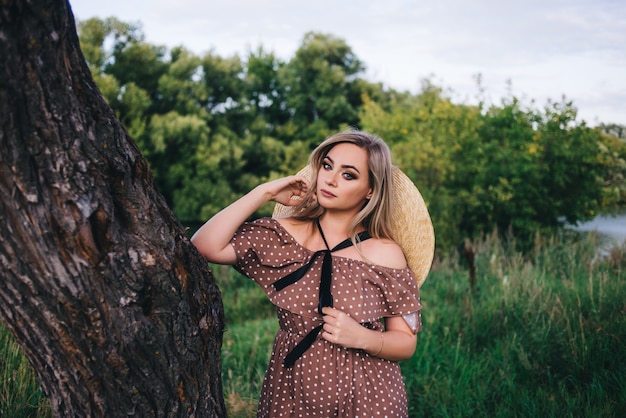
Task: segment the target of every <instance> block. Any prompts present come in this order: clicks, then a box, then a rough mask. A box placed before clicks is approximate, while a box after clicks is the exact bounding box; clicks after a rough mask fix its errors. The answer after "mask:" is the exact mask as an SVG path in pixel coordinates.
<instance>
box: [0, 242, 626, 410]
mask: <svg viewBox="0 0 626 418" xmlns="http://www.w3.org/2000/svg"><path fill="white" fill-rule="evenodd" d="M597 246H598V242H597V237H596V236H594V235H588V236H586V237H585V238H584V239H580V238H578V237H577V236H576V235H572V236H562V237H558V238H554V239H551V240H547V241H546V240H541V239H539V238H538V239H537V242H536V250H535V251H534V253H532V254H530V255H528V256H525V257H523V256H521V255H520V254H519V252H518V251H516V249H515V245H514V243H512V242H502V241H500V240H499V239H498V238H497V237H487V238H486V239H485V240H483V241H482V242H480V243H478V244H477V251H476V254H477V255H476V266H477V281H476V288H475V289H474V290H473V291H472V290H471V289H470V288H469V277H468V273H467V269H466V267H464V266H463V265H461V264H459V263H457V262H455V261H453V260H448V261H446V262H444V263H442V264H438V265H436V266H434V268H433V271H432V273H431V275H430V277H429V278H428V280H427V281H426V282H425V284H424V286H423V287H422V289H421V292H422V303H423V305H424V310H423V331H422V332H421V333H420V334H419V340H418V346H417V350H416V353H415V355H414V356H413V357H412V358H411V359H409V360H406V361H403V362H402V363H401V366H402V370H403V374H404V377H405V382H406V386H407V392H408V395H409V405H410V416H411V417H511V416H515V417H618V416H621V414H623V411H625V410H626V276H625V274H624V269H625V268H626V247H625V246H622V247H621V248H618V247H611V248H608V249H607V250H606V254H607V256H606V257H604V258H603V257H599V256H598V254H597V251H596V248H597ZM214 274H215V276H216V279H217V281H218V283H219V285H220V288H221V289H222V292H223V298H224V305H225V310H226V317H227V324H226V333H225V335H224V346H223V350H222V353H223V382H224V396H225V399H226V404H227V407H228V410H229V416H230V417H249V416H253V415H254V411H255V409H256V403H257V400H258V396H259V392H260V386H261V383H262V379H263V374H264V372H265V367H266V365H267V362H268V359H269V354H270V350H271V345H272V341H273V339H274V334H275V332H276V330H277V324H276V319H275V318H274V316H275V313H274V309H273V307H272V305H271V304H270V303H269V302H268V301H267V299H266V298H265V296H264V295H263V293H262V292H261V291H260V289H258V288H257V287H256V285H254V284H253V283H251V282H250V281H249V280H247V279H245V278H243V277H241V276H239V275H238V274H237V273H235V272H234V271H233V270H232V269H230V268H226V267H221V266H215V268H214ZM3 332H4V334H0V335H2V340H1V341H0V362H1V363H0V364H2V366H3V376H11V377H12V378H13V380H11V381H10V382H8V383H9V384H8V385H7V378H6V377H5V378H3V383H2V385H4V386H0V394H1V396H2V398H1V400H2V406H1V407H0V408H2V409H0V415H1V416H37V414H38V413H40V414H41V415H40V416H49V415H46V414H49V412H46V411H49V410H47V409H46V408H47V407H46V405H45V402H42V400H41V394H40V392H39V391H38V389H37V388H36V382H35V380H34V377H33V375H32V372H31V371H29V370H28V367H27V365H26V363H25V361H24V360H23V359H22V358H21V357H20V355H19V350H17V348H16V347H15V345H14V343H13V342H12V340H11V339H10V338H9V337H8V333H6V331H3ZM3 347H4V349H3ZM6 364H9V365H11V366H10V370H13V371H11V372H9V374H8V375H7V371H4V370H5V369H6V366H5V365H6ZM16 370H22V371H20V372H17V371H16ZM15 376H17V377H15ZM22 380H24V383H22ZM25 382H30V383H28V384H26V383H25ZM38 407H39V408H41V410H43V412H37V411H38V409H37V408H38ZM13 411H16V412H13Z"/></svg>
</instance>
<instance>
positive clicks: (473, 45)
mask: <svg viewBox="0 0 626 418" xmlns="http://www.w3.org/2000/svg"><path fill="white" fill-rule="evenodd" d="M70 2H71V4H72V7H73V10H74V13H75V14H76V18H77V19H79V20H82V19H87V18H90V17H100V18H104V17H108V16H115V17H117V18H118V19H120V20H122V21H126V22H130V21H141V22H142V23H143V30H144V33H145V34H146V39H147V41H148V42H151V43H155V44H162V45H166V46H169V47H172V46H175V45H184V46H185V47H187V48H189V49H191V50H193V51H194V52H196V53H198V54H201V53H204V52H207V51H209V50H211V49H213V50H215V52H216V53H218V54H220V55H224V56H230V55H233V54H245V53H246V52H247V51H248V50H249V49H255V48H256V47H257V46H259V45H262V46H263V47H264V49H266V50H269V51H273V52H275V53H276V54H277V55H278V56H280V57H281V58H283V59H289V58H290V57H291V56H292V55H293V53H294V52H295V50H296V49H297V48H298V46H299V44H300V42H301V40H302V37H303V36H304V34H305V33H306V32H308V31H311V30H313V31H318V32H324V33H331V34H333V35H335V36H338V37H341V38H343V39H345V40H346V42H347V43H348V45H350V46H351V47H352V48H353V50H354V52H355V53H356V55H357V56H358V57H359V58H360V59H361V60H362V61H364V62H365V64H366V65H367V67H368V76H369V77H370V78H371V79H372V80H375V81H382V82H384V83H385V84H386V85H389V86H391V87H395V88H398V89H410V90H412V91H417V90H418V89H419V87H420V80H421V79H423V78H425V77H429V76H431V75H433V81H434V82H441V87H443V88H446V89H452V90H453V91H455V92H456V94H457V96H458V97H459V98H467V99H471V98H472V97H474V96H475V95H476V93H477V88H476V86H475V82H474V76H475V74H477V73H481V74H482V75H483V81H484V83H483V84H484V86H485V87H486V88H487V89H488V92H491V93H492V96H493V97H494V98H495V100H497V98H498V97H499V96H501V95H505V94H506V93H507V92H506V87H507V86H506V81H507V80H511V81H512V89H513V91H512V92H513V94H515V95H516V96H526V97H528V98H529V99H536V100H537V102H538V103H539V104H543V103H544V102H545V101H546V100H547V99H552V100H560V98H561V96H562V95H565V96H567V97H568V98H570V99H573V100H574V104H575V105H576V106H577V107H578V108H579V115H580V117H582V118H583V119H585V120H587V121H588V122H589V123H591V124H595V123H596V122H617V123H621V124H625V125H626V77H625V76H624V68H626V66H625V64H626V42H625V41H624V40H625V39H626V3H625V2H623V1H622V0H595V1H594V0H567V1H565V0H529V1H525V2H503V1H501V0H482V1H481V0H476V1H473V2H468V1H465V0H438V1H437V0H421V1H415V0H413V1H410V0H385V1H375V0H343V1H340V2H337V1H331V0H318V1H316V2H310V1H306V2H305V1H297V0H291V1H286V0H230V1H219V2H218V1H214V0H210V1H209V0H179V1H177V2H173V1H171V0H132V1H130V0H123V1H122V0H107V1H106V2H94V1H93V0H73V1H72V0H70Z"/></svg>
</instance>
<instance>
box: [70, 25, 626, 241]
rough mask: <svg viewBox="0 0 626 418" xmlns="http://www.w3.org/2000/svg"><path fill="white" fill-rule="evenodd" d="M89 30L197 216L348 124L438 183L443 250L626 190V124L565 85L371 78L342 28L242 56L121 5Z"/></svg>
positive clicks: (177, 205)
mask: <svg viewBox="0 0 626 418" xmlns="http://www.w3.org/2000/svg"><path fill="white" fill-rule="evenodd" d="M79 35H80V40H81V46H82V49H83V52H84V54H85V57H86V58H87V61H88V63H89V65H90V68H91V70H92V73H93V74H94V78H95V80H96V82H97V83H98V85H99V86H100V88H101V90H102V91H103V93H104V96H105V98H106V99H107V101H108V102H109V104H110V105H111V106H112V108H113V109H114V110H115V111H116V113H117V115H118V117H119V119H120V120H121V121H122V123H123V124H124V126H126V128H127V129H128V131H129V133H130V134H131V136H132V137H133V138H134V139H135V140H136V141H137V144H138V145H139V147H140V148H141V150H142V152H143V153H144V155H145V156H146V157H147V159H148V160H149V161H150V164H151V168H152V171H153V172H154V174H155V178H156V180H157V184H158V185H159V187H160V190H161V192H162V193H163V195H164V196H165V198H166V199H167V201H168V202H169V203H170V206H171V207H172V208H173V210H174V212H175V213H176V214H177V216H179V218H180V219H182V220H183V221H185V222H193V223H195V222H200V221H202V220H204V219H206V218H208V217H209V216H211V215H213V214H214V213H216V212H217V211H218V210H219V209H221V208H222V207H224V206H226V205H227V204H228V203H230V202H231V201H233V200H234V199H236V198H237V197H238V196H240V195H241V194H243V193H245V192H247V191H248V190H249V189H250V188H252V187H254V186H256V185H257V184H259V183H260V182H262V181H266V180H268V179H271V178H275V177H278V176H283V175H286V174H293V173H294V172H296V171H298V170H299V169H300V168H301V167H302V166H303V165H304V164H305V163H306V159H307V157H308V155H309V152H310V150H311V149H312V147H313V146H315V145H316V144H317V143H319V142H320V140H322V139H323V138H324V137H325V136H327V135H329V134H331V133H334V132H336V131H338V130H341V129H344V128H346V127H348V126H355V127H360V128H363V129H366V130H369V131H372V132H374V133H377V134H379V135H380V136H381V137H383V138H384V139H385V140H386V141H387V143H388V144H389V145H390V147H391V150H392V153H393V155H394V161H395V163H396V164H397V165H398V166H400V168H402V169H403V170H404V171H405V172H406V173H407V175H409V177H411V178H412V179H413V181H414V182H415V183H416V184H417V186H418V187H419V188H420V190H421V192H422V194H423V195H424V198H425V199H426V201H427V203H428V206H429V210H430V212H431V216H432V218H433V222H434V224H435V231H436V235H437V241H438V242H437V244H438V246H439V248H440V249H441V250H442V251H448V250H449V249H451V248H454V247H455V246H457V245H459V244H460V243H461V242H463V240H464V239H465V238H466V237H467V238H470V239H474V238H476V237H478V236H480V235H481V234H484V233H490V232H491V231H492V230H494V229H498V230H500V231H505V230H506V231H508V230H512V231H513V232H514V234H515V235H516V237H517V238H518V241H520V240H521V241H522V242H523V241H526V242H530V240H531V238H532V237H533V236H534V234H535V233H536V232H538V231H539V232H552V231H554V230H556V229H558V228H560V227H561V226H562V225H563V224H564V222H569V223H575V222H578V221H582V220H586V219H589V218H591V217H593V216H594V215H595V214H597V213H598V212H600V211H610V210H616V209H619V208H623V207H624V206H625V205H626V183H625V181H624V177H625V176H624V175H625V173H626V162H625V161H626V144H625V142H624V140H623V138H621V139H620V137H623V135H622V133H623V127H620V126H619V125H602V126H601V127H599V128H596V129H593V128H590V127H588V126H586V124H585V123H584V122H581V121H578V120H577V119H576V109H575V107H574V106H573V104H572V103H570V102H566V101H564V100H563V101H560V102H554V103H548V104H547V105H546V106H545V107H544V108H543V109H537V108H535V107H533V106H524V105H523V104H522V103H521V102H520V101H518V100H517V99H516V98H515V97H510V98H507V99H506V100H504V101H503V102H502V103H500V104H499V105H492V106H490V107H488V108H487V107H485V106H484V105H483V104H479V105H467V104H458V103H454V101H453V100H452V99H451V98H450V97H449V96H448V95H447V94H446V92H445V91H444V90H443V89H442V88H441V87H438V86H435V85H433V84H432V83H431V82H430V81H429V80H425V81H424V82H423V84H422V87H421V90H420V91H419V92H418V93H416V94H413V93H410V92H398V91H395V90H393V89H388V88H384V87H383V86H382V84H381V83H373V82H371V81H368V80H366V79H364V78H363V72H364V69H365V67H364V65H363V63H362V62H361V61H360V60H359V59H358V57H357V56H356V54H355V53H354V52H353V51H352V49H351V48H350V46H349V45H347V44H346V42H345V41H344V40H342V39H340V38H337V37H334V36H332V35H329V34H320V33H314V32H310V33H307V34H305V35H304V38H303V40H302V43H301V45H300V47H299V48H298V49H297V51H296V52H295V55H294V56H293V57H292V58H291V59H290V60H288V61H286V62H285V61H282V60H281V59H279V58H277V57H276V56H275V55H274V54H273V53H271V52H268V51H266V50H264V49H263V47H262V46H259V47H258V48H257V49H255V50H252V51H250V52H249V53H248V54H247V55H246V56H245V57H244V58H241V57H239V56H231V57H221V56H219V55H217V54H216V53H214V52H212V51H210V52H208V53H206V54H204V55H203V56H197V55H195V54H194V53H192V52H190V51H189V50H187V49H185V48H184V47H176V48H173V49H171V50H167V49H166V48H165V47H162V46H155V45H150V44H148V43H146V42H145V41H144V37H143V34H142V32H141V26H140V25H139V24H129V23H123V22H120V21H118V20H117V19H115V18H108V19H105V20H99V19H89V20H87V21H84V22H81V23H80V25H79ZM478 87H479V90H480V86H478ZM616 133H618V134H616ZM270 209H271V208H263V209H261V210H260V212H259V213H258V215H268V214H269V210H270Z"/></svg>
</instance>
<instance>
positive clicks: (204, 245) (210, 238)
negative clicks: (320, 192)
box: [191, 176, 308, 264]
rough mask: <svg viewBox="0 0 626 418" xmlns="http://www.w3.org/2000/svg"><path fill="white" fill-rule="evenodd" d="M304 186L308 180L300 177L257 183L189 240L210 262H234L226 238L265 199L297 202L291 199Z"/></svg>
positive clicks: (233, 232) (231, 248) (233, 251)
mask: <svg viewBox="0 0 626 418" xmlns="http://www.w3.org/2000/svg"><path fill="white" fill-rule="evenodd" d="M307 187H308V180H307V179H306V178H305V177H302V176H290V177H283V178H280V179H276V180H273V181H270V182H268V183H264V184H261V185H259V186H257V187H255V188H254V189H253V190H252V191H250V192H249V193H248V194H246V195H245V196H243V197H241V198H240V199H239V200H237V201H236V202H234V203H232V204H231V205H230V206H228V207H226V208H225V209H222V210H221V211H220V212H218V213H217V214H216V215H215V216H213V217H212V218H211V219H209V220H208V221H207V222H206V223H205V224H204V225H202V227H201V228H200V229H198V231H197V232H196V233H195V234H194V235H193V237H191V242H192V243H193V245H195V246H196V248H197V249H198V251H200V253H201V254H202V255H204V256H205V257H206V258H207V260H209V261H210V262H212V263H218V264H235V262H236V261H237V257H236V254H235V250H234V248H233V247H232V246H231V245H230V241H231V239H232V238H233V236H234V235H235V232H237V229H238V228H239V226H241V224H243V223H244V222H245V221H246V219H248V218H249V217H250V216H251V215H252V214H253V213H254V212H255V211H256V210H257V209H259V208H260V207H261V206H262V205H263V204H265V203H267V202H269V201H272V200H273V201H275V202H278V203H282V204H283V205H287V206H289V205H295V204H297V203H299V201H298V200H294V199H293V198H294V197H295V196H298V197H302V196H303V195H304V194H305V193H306V191H307Z"/></svg>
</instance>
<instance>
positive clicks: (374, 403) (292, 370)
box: [231, 218, 421, 418]
mask: <svg viewBox="0 0 626 418" xmlns="http://www.w3.org/2000/svg"><path fill="white" fill-rule="evenodd" d="M231 244H232V245H233V247H234V249H235V252H236V254H237V263H236V265H235V268H236V269H237V270H238V271H239V272H241V273H242V274H244V275H246V276H248V277H250V278H251V279H253V280H254V281H255V282H256V283H258V284H259V285H260V286H261V288H262V289H263V290H264V292H265V293H266V294H267V296H268V297H269V298H270V300H271V301H272V303H273V304H274V305H275V306H276V311H277V314H278V322H279V325H280V329H279V330H278V333H277V335H276V338H275V340H274V346H273V349H272V354H271V358H270V362H269V365H268V367H267V371H266V374H265V378H264V381H263V388H262V390H261V396H260V400H259V405H258V412H257V417H334V416H337V417H355V418H356V417H393V418H398V417H406V416H408V406H407V396H406V390H405V386H404V382H403V379H402V375H401V373H400V367H399V365H398V363H397V362H394V361H389V360H385V359H382V358H378V357H374V356H371V355H369V354H368V353H366V352H365V351H363V350H357V349H350V348H344V347H341V346H339V345H336V344H333V343H330V342H328V341H326V340H324V339H322V338H321V337H320V336H316V337H315V339H314V341H313V343H312V344H311V346H310V347H309V348H308V349H306V351H304V353H303V354H302V355H301V356H300V357H299V358H298V359H297V360H296V361H295V363H294V364H293V365H290V366H286V365H285V358H286V357H287V356H288V354H289V353H290V352H291V351H292V350H293V349H294V347H296V345H297V344H298V343H300V342H301V341H302V340H303V338H304V337H305V336H306V335H307V334H308V333H309V332H310V331H311V330H313V329H314V328H316V327H318V326H319V325H321V324H322V323H323V320H322V316H321V315H320V314H319V313H318V301H319V288H320V276H321V269H322V257H316V252H315V251H312V250H309V249H307V248H305V247H303V246H302V245H300V244H299V243H298V242H297V241H296V240H295V238H294V237H293V236H292V235H291V234H289V232H287V230H286V229H285V228H284V227H283V226H282V225H281V224H280V223H279V222H278V221H277V220H275V219H272V218H262V219H258V220H256V221H253V222H247V223H244V224H243V225H242V226H241V227H240V228H239V229H238V231H237V233H236V234H235V236H234V237H233V239H232V241H231ZM312 259H314V261H313V262H312V263H311V265H310V266H309V268H308V270H307V271H306V273H305V274H304V275H303V276H302V277H301V278H300V279H299V280H297V281H295V282H294V283H291V284H289V285H287V286H286V287H284V288H279V289H277V287H276V286H275V283H276V282H277V281H279V280H280V279H281V278H284V277H285V276H287V275H289V274H290V273H293V272H294V271H296V270H298V269H302V267H303V266H305V265H306V264H307V263H309V262H310V261H311V260H312ZM331 293H332V299H333V306H334V307H335V308H337V309H339V310H342V311H344V312H346V313H347V314H349V315H350V316H351V317H352V318H354V319H355V320H357V321H358V322H360V323H361V324H362V325H363V326H366V327H368V328H370V329H375V330H380V331H382V330H383V329H384V325H383V322H382V320H381V318H384V317H392V316H402V317H403V318H404V319H405V320H406V321H407V324H408V325H409V326H410V327H411V329H412V330H413V332H415V333H417V332H418V331H420V330H421V316H420V311H421V304H420V299H419V290H418V287H417V284H416V281H415V277H414V275H413V273H412V272H411V270H410V269H409V268H408V267H407V268H404V269H394V268H389V267H383V266H379V265H373V264H369V263H366V262H364V261H361V260H356V259H351V258H346V257H341V256H337V255H332V286H331Z"/></svg>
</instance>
